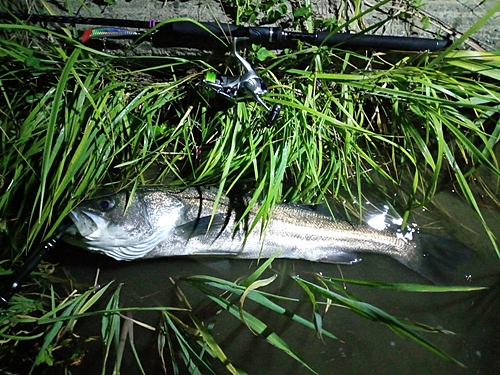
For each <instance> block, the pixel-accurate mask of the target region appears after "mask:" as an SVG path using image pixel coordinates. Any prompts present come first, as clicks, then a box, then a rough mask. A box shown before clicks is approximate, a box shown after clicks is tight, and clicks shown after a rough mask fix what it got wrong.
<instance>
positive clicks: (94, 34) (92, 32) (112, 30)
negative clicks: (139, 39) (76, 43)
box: [82, 27, 141, 43]
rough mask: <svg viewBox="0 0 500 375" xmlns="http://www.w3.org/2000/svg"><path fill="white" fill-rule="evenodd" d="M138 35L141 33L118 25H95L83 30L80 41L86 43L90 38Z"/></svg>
mask: <svg viewBox="0 0 500 375" xmlns="http://www.w3.org/2000/svg"><path fill="white" fill-rule="evenodd" d="M138 35H141V33H139V32H137V31H132V30H127V29H120V28H118V27H96V28H95V29H87V30H85V31H84V32H83V34H82V42H83V43H87V42H88V41H89V40H90V39H106V38H126V37H131V36H138Z"/></svg>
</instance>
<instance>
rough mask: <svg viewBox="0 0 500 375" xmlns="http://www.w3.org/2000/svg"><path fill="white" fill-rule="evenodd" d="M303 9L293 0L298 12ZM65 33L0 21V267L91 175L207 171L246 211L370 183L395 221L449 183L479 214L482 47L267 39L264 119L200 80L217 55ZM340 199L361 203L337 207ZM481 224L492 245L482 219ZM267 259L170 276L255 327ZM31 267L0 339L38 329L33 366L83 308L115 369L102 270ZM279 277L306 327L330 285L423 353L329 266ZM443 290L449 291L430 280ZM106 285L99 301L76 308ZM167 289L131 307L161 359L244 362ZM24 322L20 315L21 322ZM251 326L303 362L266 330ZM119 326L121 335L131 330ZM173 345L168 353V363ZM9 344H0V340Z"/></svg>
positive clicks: (39, 236)
mask: <svg viewBox="0 0 500 375" xmlns="http://www.w3.org/2000/svg"><path fill="white" fill-rule="evenodd" d="M271 3H272V2H263V3H262V7H264V8H265V10H266V12H267V13H266V17H268V18H269V19H270V20H271V18H273V17H275V16H277V13H272V12H279V11H280V10H283V7H282V6H281V5H280V4H284V3H280V4H278V3H276V2H274V3H272V4H271ZM268 6H269V7H268ZM309 6H310V4H309ZM235 7H236V8H237V10H238V14H239V15H240V17H243V16H248V15H249V14H250V13H248V10H249V7H248V3H245V4H240V3H235ZM309 10H310V9H307V6H306V7H303V8H300V9H297V10H296V11H297V16H298V17H299V18H300V17H302V18H301V22H302V23H303V24H304V25H306V27H309V28H310V27H312V26H313V25H314V23H313V19H312V18H311V12H309ZM245 12H246V13H245ZM252 14H255V13H252ZM356 14H357V16H356V17H355V18H354V20H355V21H358V20H359V19H360V18H361V16H362V15H363V14H365V13H363V12H361V10H360V9H359V7H358V11H357V12H356ZM278 16H279V14H278ZM329 26H330V27H333V26H332V25H329ZM334 26H335V27H338V25H334ZM70 31H71V30H70ZM73 32H74V31H73ZM73 36H74V37H72V38H70V37H68V36H67V35H66V34H64V33H60V32H56V31H52V30H48V29H45V28H42V27H38V26H32V25H27V24H23V23H20V24H11V23H8V24H1V25H0V54H1V56H2V58H1V60H0V93H1V97H2V99H1V108H0V110H1V111H2V116H1V118H0V121H1V126H0V129H1V130H0V132H1V133H0V137H1V145H0V147H1V148H0V153H1V155H2V158H1V163H0V220H1V233H0V238H1V240H2V243H3V244H4V245H5V246H4V255H3V260H4V261H3V262H2V263H1V266H2V273H3V274H9V273H10V272H11V268H15V267H17V266H18V264H19V260H20V259H21V258H22V257H24V255H25V253H26V252H29V250H30V249H32V248H33V245H35V244H37V243H39V242H40V241H42V240H43V239H44V238H46V237H48V236H50V235H51V234H52V233H53V232H54V231H55V229H56V228H57V226H58V225H59V224H60V223H61V221H62V220H63V218H64V217H65V216H66V215H67V214H68V212H69V211H70V210H71V209H72V208H73V207H74V206H75V205H76V204H78V203H79V202H80V201H81V200H83V199H86V198H88V197H89V196H90V195H92V194H93V193H94V192H95V190H96V189H98V188H106V189H112V190H117V189H119V188H121V187H123V186H129V187H131V188H132V190H133V189H134V187H135V186H137V185H139V184H158V183H165V181H168V183H169V184H171V185H177V186H191V185H213V186H217V187H219V188H220V194H222V192H223V191H226V192H227V191H228V190H231V189H244V190H246V191H249V192H250V194H251V202H254V201H261V202H262V204H261V211H260V214H259V215H258V216H257V219H259V218H261V217H263V218H267V217H269V216H270V215H271V214H272V210H273V206H274V204H275V203H276V202H279V201H283V200H286V201H291V202H296V201H302V202H308V203H316V202H321V201H323V200H324V198H325V197H329V196H333V197H334V198H335V199H337V200H339V201H345V202H347V206H349V205H350V204H351V202H354V201H358V202H360V201H363V199H364V196H365V195H366V194H367V192H368V191H369V192H370V194H375V196H376V197H378V198H379V199H380V200H381V201H384V202H388V203H390V204H391V205H392V206H393V207H395V208H396V210H397V211H398V212H399V213H400V214H401V215H402V216H403V218H404V219H405V221H408V220H409V218H410V216H411V213H412V211H413V210H415V209H416V208H422V207H425V206H426V205H427V204H428V203H429V202H431V201H432V199H433V196H434V194H435V193H436V192H437V191H439V189H440V188H442V187H443V186H449V185H450V184H451V185H455V186H456V187H457V190H458V191H460V192H461V193H462V195H463V196H464V198H465V199H466V200H467V201H468V202H469V203H470V205H471V206H472V207H473V209H474V210H475V211H476V213H477V215H478V216H479V217H480V218H482V216H481V210H480V208H479V204H478V202H477V201H476V198H475V194H474V193H473V191H474V187H473V186H472V181H474V179H475V180H478V179H479V180H480V179H481V176H482V175H479V174H478V173H477V172H478V170H481V171H482V172H487V174H488V175H490V176H493V179H494V181H497V178H498V176H499V175H500V172H499V167H498V160H497V158H496V154H495V146H496V144H497V142H498V135H499V132H500V129H499V126H498V118H499V111H500V106H499V100H500V91H499V89H498V87H500V85H499V80H500V74H499V71H500V70H499V64H500V56H499V54H498V53H497V52H480V51H479V52H478V51H446V52H445V53H442V54H439V53H438V54H428V53H421V54H409V55H405V56H403V57H401V56H400V55H397V54H392V55H391V54H381V53H377V54H371V55H366V54H360V53H355V52H351V51H342V50H333V51H332V50H330V49H326V48H322V47H308V46H306V45H300V46H299V48H298V50H296V51H292V50H286V51H284V52H283V53H281V54H277V55H273V54H262V53H261V54H259V51H261V50H260V49H259V47H257V48H255V49H251V48H248V50H247V51H246V52H247V56H248V59H249V60H250V61H251V62H252V63H253V64H254V65H255V66H256V67H258V70H259V73H260V74H262V76H263V77H264V79H265V80H266V81H267V82H268V86H269V88H270V92H271V93H270V94H269V95H267V96H266V100H267V101H268V102H269V103H272V104H274V103H279V104H281V105H282V108H283V110H282V114H281V117H280V119H279V121H278V122H277V123H276V125H275V126H274V127H272V128H270V129H268V128H265V127H264V124H265V121H266V116H267V113H266V112H265V111H264V110H263V109H262V108H261V107H259V106H258V105H257V104H256V103H252V102H250V103H238V104H237V105H235V106H229V105H227V103H224V102H222V101H221V99H220V98H210V97H209V96H208V95H207V93H206V92H205V91H203V90H202V89H201V88H200V87H199V84H198V83H199V81H200V79H201V77H202V76H203V74H204V73H205V72H206V71H208V70H221V68H220V67H218V66H210V65H208V64H207V63H205V62H202V61H197V60H188V59H184V58H178V57H177V58H173V57H168V58H166V57H152V56H134V57H120V56H117V55H113V54H108V53H106V52H102V51H96V50H93V49H90V48H89V47H87V46H85V45H82V44H80V43H79V42H78V41H77V38H76V32H75V35H73ZM252 50H253V52H252ZM487 191H488V192H489V193H490V194H491V196H492V197H494V196H495V194H496V187H495V186H491V184H488V190H487ZM395 192H396V193H397V196H396V197H394V193H395ZM352 209H353V211H358V212H355V214H357V215H358V216H360V217H361V216H362V213H361V212H359V210H358V209H356V208H355V207H354V205H353V207H352ZM483 224H484V226H485V229H486V230H487V233H488V235H489V236H490V239H491V242H492V244H493V245H494V246H495V249H496V250H497V252H498V248H497V245H496V241H495V238H494V235H493V233H492V232H491V231H490V230H489V228H488V227H487V225H486V222H485V221H484V220H483ZM403 225H405V224H403ZM269 264H270V262H267V263H265V264H264V266H262V267H261V268H259V270H258V271H256V273H255V274H253V275H252V276H251V277H250V278H248V279H246V280H244V281H243V282H239V283H237V282H230V281H227V280H222V279H216V278H213V277H210V276H188V277H185V278H184V279H183V280H182V282H183V283H186V284H188V285H190V286H191V287H194V288H195V289H196V290H199V291H201V292H202V293H203V294H204V295H205V296H206V297H207V299H208V300H210V301H212V302H213V303H214V304H215V305H217V306H218V309H217V314H221V313H222V312H223V311H225V312H228V313H229V314H230V315H231V316H233V317H234V318H236V319H238V320H240V321H241V322H242V323H243V324H246V325H247V327H248V328H249V329H250V330H251V331H252V332H254V333H256V334H258V335H262V336H264V335H263V333H264V332H266V333H268V331H269V330H271V331H272V327H269V325H268V324H267V323H265V322H264V321H263V320H262V319H260V318H259V317H258V316H257V315H256V314H253V313H251V312H249V311H248V310H247V309H246V304H247V303H248V302H245V301H246V300H248V301H252V303H256V304H258V305H260V306H263V307H264V308H266V309H268V310H269V311H272V312H273V313H276V314H278V315H282V316H283V317H286V318H287V319H288V318H290V316H289V315H290V314H289V311H288V310H286V309H285V308H284V307H282V306H281V305H280V304H279V302H280V301H283V300H287V301H290V302H293V303H298V302H299V301H298V300H296V299H295V300H294V299H290V298H288V297H286V296H276V295H270V294H266V293H264V292H261V291H260V290H259V289H261V288H263V287H265V286H266V285H268V284H271V283H272V282H273V281H274V279H273V278H272V277H268V278H265V279H262V278H261V275H262V274H263V272H264V270H265V269H267V267H268V266H269ZM40 274H41V275H38V276H37V277H35V280H36V281H37V283H38V285H34V286H32V287H30V288H25V289H23V291H22V292H21V293H20V294H19V295H16V296H15V297H14V298H13V300H12V303H11V304H10V305H9V309H8V310H4V311H3V312H2V313H3V315H2V319H3V324H2V325H1V326H2V327H3V328H2V330H1V331H0V336H1V337H2V340H4V343H7V344H12V343H19V342H32V341H33V342H37V343H39V344H37V345H38V347H37V348H36V349H37V350H36V352H37V353H36V354H35V355H34V357H33V358H34V360H33V363H32V365H33V366H36V365H40V364H47V365H53V364H54V363H55V361H54V356H53V353H54V350H56V351H57V350H58V349H60V347H61V346H63V344H64V345H67V346H70V344H71V345H73V344H75V342H77V341H78V340H76V338H75V337H72V340H70V339H68V340H67V341H64V340H63V339H62V338H63V337H66V336H65V334H67V333H72V330H73V327H74V326H75V324H77V322H78V319H80V318H84V317H87V316H91V315H92V316H93V315H98V316H101V317H102V332H101V333H102V337H101V339H102V340H103V342H104V347H105V361H104V362H105V363H104V364H103V369H105V368H106V363H111V362H113V365H112V367H113V368H114V370H115V371H117V372H118V371H119V369H120V354H119V353H120V352H121V350H122V349H120V345H121V344H120V338H119V335H120V333H123V332H125V333H126V332H127V331H126V329H125V328H124V327H126V326H127V324H129V323H130V322H131V321H132V322H133V324H138V323H137V321H133V318H131V317H130V316H128V315H126V313H127V310H126V309H127V308H121V307H120V305H119V292H120V289H119V288H117V289H115V291H112V290H111V287H109V286H106V287H103V288H102V289H94V290H92V291H87V292H83V293H79V292H74V293H70V294H69V295H67V296H66V295H62V294H61V295H59V294H58V293H57V292H56V291H54V289H53V288H52V287H51V286H49V284H50V279H49V278H47V277H46V276H47V274H48V272H45V278H44V276H43V274H44V272H40ZM294 280H295V281H296V282H297V283H298V284H299V285H300V286H302V288H303V289H304V291H305V292H306V295H307V297H308V300H310V301H311V303H312V306H313V318H312V319H311V320H308V319H305V318H304V317H301V316H298V315H292V317H291V318H290V319H292V321H293V322H294V323H296V324H300V325H303V326H306V327H308V328H311V329H313V330H315V331H316V332H317V333H318V334H319V335H321V336H322V337H327V338H329V339H335V336H334V335H333V334H332V333H329V332H327V331H325V330H323V329H322V328H321V327H322V319H324V317H323V315H322V314H320V309H321V308H322V306H323V305H327V304H328V303H331V301H332V300H335V301H336V302H335V303H336V304H338V305H342V306H343V307H345V308H349V309H351V310H353V311H354V312H356V313H358V314H359V315H362V316H364V317H366V318H369V319H373V320H376V321H381V322H383V323H385V324H387V325H389V327H390V328H392V329H393V330H395V331H397V332H398V333H400V334H401V333H402V334H404V335H407V336H410V337H412V338H413V339H415V340H416V341H417V342H419V343H421V344H423V345H424V346H426V347H427V348H430V349H431V350H433V351H436V352H439V351H438V350H437V349H436V348H435V347H434V346H433V345H432V344H430V343H429V342H428V341H427V340H426V339H423V338H422V337H421V332H420V329H421V328H422V326H419V328H418V329H417V328H415V327H416V326H414V325H412V324H409V323H406V322H403V321H402V320H400V319H397V318H395V317H393V316H392V315H388V314H387V313H385V312H383V311H381V310H380V309H377V308H375V307H374V306H371V305H368V304H363V303H361V302H359V301H357V299H356V298H355V297H354V296H352V295H343V294H342V293H340V292H339V289H338V285H337V284H336V283H337V282H338V280H333V279H329V278H325V277H318V278H317V279H315V280H314V282H312V281H310V280H305V279H302V278H295V279H294ZM378 286H380V285H378ZM384 287H392V288H393V289H401V288H403V289H405V290H408V289H410V290H411V289H412V288H411V287H409V288H408V287H406V286H405V287H401V285H399V286H394V285H393V286H387V285H385V286H384ZM424 289H425V288H424ZM332 290H335V292H333V291H332ZM451 290H456V289H453V288H452V289H444V291H451ZM425 291H429V290H425ZM222 292H224V293H226V295H221V294H220V293H222ZM337 292H339V293H337ZM180 295H182V293H180ZM106 298H107V301H108V302H107V303H106V307H105V309H97V308H96V309H95V310H92V309H91V308H94V306H95V305H96V304H97V302H98V301H100V300H104V299H106ZM320 299H324V302H318V301H319V300H320ZM40 301H42V302H40ZM275 301H277V302H275ZM329 301H330V302H329ZM183 302H185V306H183V307H182V312H179V311H178V310H176V309H173V308H170V307H161V308H148V309H149V310H155V311H160V312H161V315H162V323H161V335H160V336H159V340H158V346H159V351H160V353H162V355H164V356H165V357H168V359H167V358H165V357H163V360H164V366H165V368H169V369H170V368H172V369H173V372H174V373H182V370H183V369H185V368H186V369H189V371H190V372H192V373H205V372H214V373H215V370H214V369H213V368H216V367H213V366H214V365H213V362H214V360H213V358H215V359H216V361H218V362H220V363H219V365H220V364H222V366H223V369H224V370H225V371H228V372H229V373H243V371H242V370H240V369H238V366H237V365H236V364H234V363H232V362H231V360H230V359H228V357H227V356H226V354H225V352H224V349H223V348H221V346H220V344H219V343H218V342H217V341H216V340H215V338H214V336H213V334H212V328H213V327H211V326H206V325H204V323H203V322H202V321H201V320H200V318H199V317H198V316H197V315H196V312H195V311H194V310H192V309H191V308H190V304H189V301H188V299H187V298H184V299H183ZM363 309H364V310H363ZM130 310H134V311H135V310H137V309H136V308H130ZM180 314H185V315H182V316H181V315H180ZM187 322H188V323H187ZM143 326H145V324H143ZM26 327H30V328H33V331H32V332H31V333H30V334H25V332H24V331H25V330H26ZM35 327H36V328H35ZM147 328H148V329H154V328H152V327H147ZM428 330H431V329H430V328H429V329H428ZM129 338H130V336H129ZM265 339H266V340H267V341H268V342H269V343H270V344H271V345H273V346H275V347H278V348H279V349H280V350H282V351H283V352H285V353H287V354H288V355H289V356H291V357H292V358H294V359H295V360H297V361H298V362H299V363H301V364H302V365H303V366H305V367H306V368H310V369H311V371H312V372H313V373H314V371H315V370H314V369H312V368H311V367H310V366H309V365H308V364H307V362H306V361H305V360H304V359H302V357H301V355H300V353H297V352H296V350H295V349H293V348H291V347H290V346H289V345H288V344H287V342H286V341H284V339H282V338H281V337H280V336H279V335H278V334H277V333H275V332H272V333H271V334H269V335H267V336H266V338H265ZM83 340H85V339H83ZM89 340H92V338H89ZM40 342H41V344H40ZM129 342H130V343H131V345H132V348H134V346H133V345H134V344H133V339H129ZM79 343H81V342H79ZM75 345H76V344H75ZM178 348H180V349H181V350H180V351H181V353H182V355H181V357H180V358H181V361H182V363H178V362H176V361H179V360H178V358H179V357H178V356H177V352H176V350H177V349H178ZM132 350H133V352H134V353H135V355H136V356H137V362H138V363H139V367H140V368H142V366H141V365H140V363H141V359H140V358H139V357H138V355H137V353H136V351H135V349H132ZM33 351H34V348H32V352H33ZM12 353H15V350H13V349H12V347H8V346H5V347H3V349H2V351H1V353H0V355H3V357H4V358H5V357H6V356H7V355H13V354H12ZM440 354H441V355H443V356H444V357H445V358H447V359H450V357H449V356H447V355H444V354H442V353H440ZM169 360H170V361H171V363H168V364H166V363H167V362H168V361H169ZM107 361H109V362H107ZM103 371H105V370H103Z"/></svg>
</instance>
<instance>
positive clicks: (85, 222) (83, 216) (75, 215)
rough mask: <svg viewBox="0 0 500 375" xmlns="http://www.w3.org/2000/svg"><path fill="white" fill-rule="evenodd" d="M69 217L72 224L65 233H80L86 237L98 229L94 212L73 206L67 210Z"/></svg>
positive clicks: (74, 234) (73, 234)
mask: <svg viewBox="0 0 500 375" xmlns="http://www.w3.org/2000/svg"><path fill="white" fill-rule="evenodd" d="M69 217H70V219H71V220H72V221H73V224H74V225H71V226H70V227H69V228H68V229H67V230H66V234H69V235H70V236H71V235H72V236H76V235H80V236H82V237H87V236H90V235H91V234H92V233H94V232H96V231H98V230H99V226H98V224H97V222H98V220H97V219H98V216H97V215H95V214H92V213H90V212H87V211H83V210H80V209H78V208H74V209H73V210H71V211H70V212H69Z"/></svg>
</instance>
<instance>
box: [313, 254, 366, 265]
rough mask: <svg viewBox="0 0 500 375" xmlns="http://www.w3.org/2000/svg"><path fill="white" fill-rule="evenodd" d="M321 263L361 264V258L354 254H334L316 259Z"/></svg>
mask: <svg viewBox="0 0 500 375" xmlns="http://www.w3.org/2000/svg"><path fill="white" fill-rule="evenodd" d="M318 261H319V262H322V263H336V264H354V263H359V262H361V257H360V256H359V255H358V254H355V253H335V254H332V255H328V256H326V257H324V258H320V259H318Z"/></svg>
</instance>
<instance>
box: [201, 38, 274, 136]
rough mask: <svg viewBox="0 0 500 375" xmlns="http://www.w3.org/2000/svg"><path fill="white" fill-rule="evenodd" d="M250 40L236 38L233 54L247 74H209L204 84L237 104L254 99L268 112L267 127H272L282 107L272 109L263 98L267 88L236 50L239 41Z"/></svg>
mask: <svg viewBox="0 0 500 375" xmlns="http://www.w3.org/2000/svg"><path fill="white" fill-rule="evenodd" d="M246 39H248V38H234V42H233V54H234V56H236V58H237V59H238V60H239V62H240V63H241V65H243V68H245V70H246V73H244V74H241V75H237V76H221V75H217V74H215V73H211V72H210V73H207V75H206V77H205V79H204V80H203V84H204V85H205V86H206V87H208V88H210V89H212V90H213V91H215V92H216V93H217V94H220V95H222V96H223V97H224V98H226V99H228V100H229V101H231V102H233V103H236V102H238V101H240V100H246V99H254V100H256V101H257V103H259V104H260V105H261V106H263V107H264V108H265V109H266V110H267V111H268V113H269V114H268V117H267V122H266V126H267V127H271V126H272V125H273V124H274V123H275V122H276V120H277V119H278V116H279V113H280V111H281V105H280V104H275V105H274V106H273V107H272V108H270V107H269V106H268V105H267V104H266V103H265V102H264V101H263V100H262V98H261V95H263V94H266V93H267V86H266V84H265V83H264V81H263V80H262V78H260V77H259V76H258V75H257V73H255V71H254V70H253V68H252V65H250V63H249V62H248V61H246V60H245V59H244V58H243V57H242V56H241V55H240V54H239V53H238V50H237V49H236V44H237V42H238V40H246Z"/></svg>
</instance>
